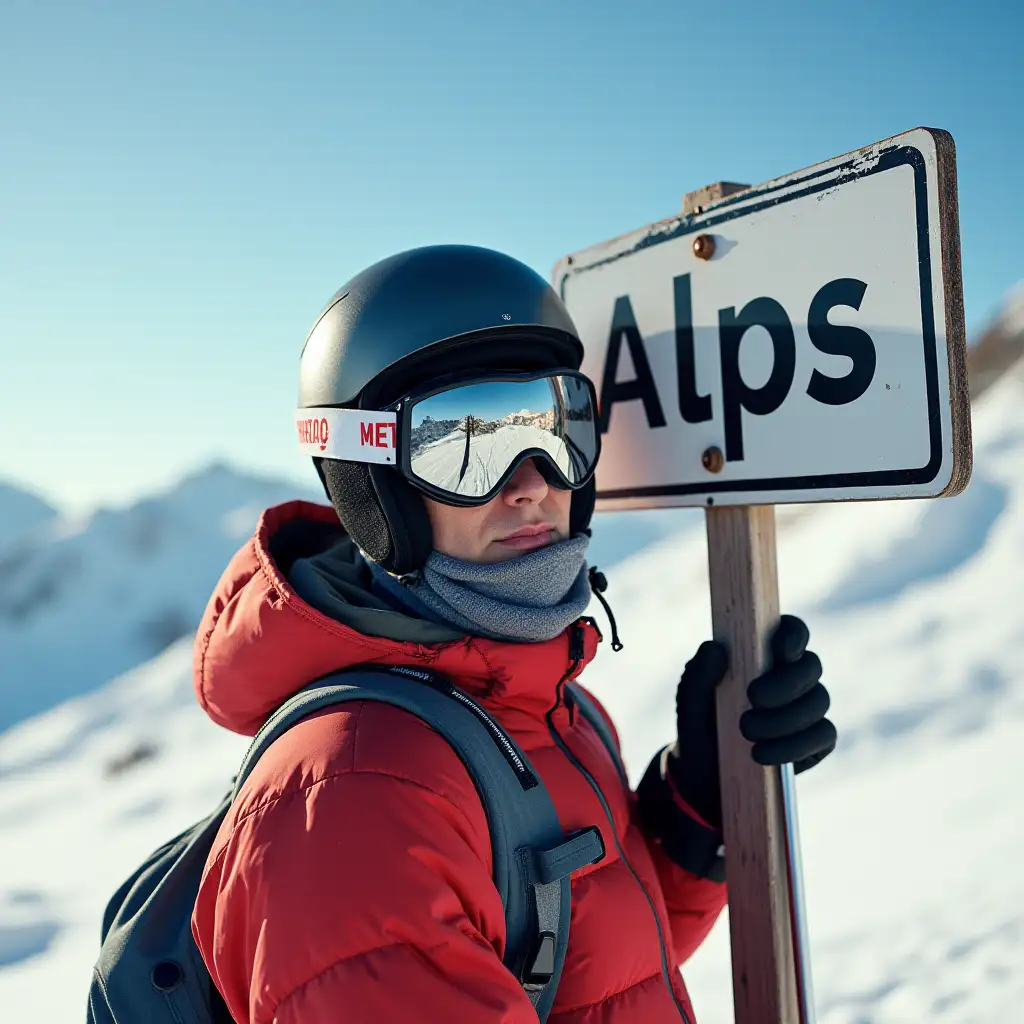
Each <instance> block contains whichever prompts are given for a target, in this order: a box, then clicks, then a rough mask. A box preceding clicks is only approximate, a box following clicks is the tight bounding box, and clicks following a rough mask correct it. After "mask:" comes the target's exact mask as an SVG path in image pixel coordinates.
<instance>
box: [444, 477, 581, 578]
mask: <svg viewBox="0 0 1024 1024" xmlns="http://www.w3.org/2000/svg"><path fill="white" fill-rule="evenodd" d="M424 501H425V503H426V506H427V515H428V516H429V517H430V526H431V529H432V530H433V534H434V549H435V550H436V551H440V552H441V554H443V555H451V557H452V558H461V559H463V560H464V561H466V562H477V563H481V564H483V563H488V562H503V561H505V560H506V559H509V558H515V557H516V556H517V555H523V554H526V552H527V551H534V550H536V549H537V548H542V547H545V546H546V545H548V544H554V543H555V542H556V541H560V540H566V539H567V538H568V536H569V507H570V505H571V504H572V491H562V490H558V489H557V488H555V487H551V486H549V485H548V483H547V481H546V480H545V479H544V477H542V476H541V474H540V472H539V470H538V469H537V466H536V463H535V460H534V459H527V460H526V461H525V462H524V463H523V464H522V465H521V466H520V467H519V468H518V469H517V470H516V471H515V473H513V474H512V477H511V478H510V479H509V481H508V483H507V484H505V486H504V487H503V488H502V489H501V493H500V494H499V495H498V496H497V497H496V498H494V499H493V500H492V501H489V502H488V503H487V504H486V505H477V506H475V507H470V508H459V507H456V506H453V505H442V504H441V503H440V502H438V501H434V500H433V499H431V498H426V497H425V498H424Z"/></svg>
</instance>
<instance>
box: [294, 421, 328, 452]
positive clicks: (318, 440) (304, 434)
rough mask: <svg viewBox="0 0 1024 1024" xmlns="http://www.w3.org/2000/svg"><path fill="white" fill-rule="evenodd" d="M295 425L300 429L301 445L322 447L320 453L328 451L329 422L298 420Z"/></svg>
mask: <svg viewBox="0 0 1024 1024" xmlns="http://www.w3.org/2000/svg"><path fill="white" fill-rule="evenodd" d="M295 425H296V426H297V427H298V428H299V443H300V444H316V445H319V446H320V451H322V452H325V451H327V438H328V437H329V435H330V432H329V430H328V427H327V420H325V419H319V420H296V421H295Z"/></svg>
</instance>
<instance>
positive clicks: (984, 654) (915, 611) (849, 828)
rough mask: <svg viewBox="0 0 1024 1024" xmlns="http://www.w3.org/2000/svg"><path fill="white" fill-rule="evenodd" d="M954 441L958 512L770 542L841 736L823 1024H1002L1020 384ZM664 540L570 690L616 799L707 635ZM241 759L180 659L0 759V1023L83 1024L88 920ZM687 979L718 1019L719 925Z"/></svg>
mask: <svg viewBox="0 0 1024 1024" xmlns="http://www.w3.org/2000/svg"><path fill="white" fill-rule="evenodd" d="M974 427H975V456H976V457H975V475H974V480H973V483H972V484H971V486H970V488H969V489H968V490H967V492H966V493H965V494H963V495H962V496H960V497H958V498H954V499H948V500H940V501H935V502H881V503H876V504H835V505H827V506H821V507H819V508H818V509H817V510H816V512H815V514H814V515H813V516H806V517H803V518H800V517H797V518H792V519H790V521H789V524H788V526H787V527H786V528H785V529H783V530H780V538H779V545H780V550H779V559H780V580H781V588H782V600H783V607H784V608H785V609H786V610H790V611H794V612H796V613H798V614H801V615H803V616H804V617H805V618H806V619H807V621H808V622H809V624H810V626H811V629H812V636H813V644H812V646H813V647H814V649H815V650H817V651H818V652H819V653H820V655H821V656H822V659H823V662H824V664H825V671H826V678H827V681H828V683H829V686H830V689H831V691H832V693H833V698H834V700H833V713H834V718H835V721H836V722H837V723H838V725H839V729H840V737H841V740H840V746H839V748H838V750H837V751H836V753H835V754H834V755H833V756H832V757H830V758H829V759H828V760H827V761H825V762H824V763H823V764H822V765H821V766H820V767H818V768H816V769H815V770H814V771H813V772H811V773H810V774H809V775H807V776H804V777H801V779H800V781H799V783H798V788H799V791H800V812H801V813H800V820H801V830H802V833H803V840H804V842H803V848H804V867H805V877H806V883H807V890H808V902H809V916H810V932H811V945H812V949H811V953H812V964H813V970H814V981H815V990H816V994H817V999H816V1002H817V1006H818V1019H819V1022H820V1024H860V1022H867V1021H871V1022H873V1024H907V1022H920V1021H925V1020H928V1021H936V1022H940V1024H953V1022H968V1021H983V1022H985V1024H1015V1022H1017V1021H1020V1020H1021V1019H1022V1017H1021V1009H1020V1008H1021V1006H1022V1005H1024V871H1021V869H1020V867H1019V865H1020V864H1021V863H1024V814H1021V811H1020V806H1021V797H1020V792H1019V787H1020V780H1021V778H1022V777H1024V628H1022V626H1021V617H1022V613H1024V600H1022V596H1021V594H1022V587H1024V583H1022V581H1024V366H1020V365H1018V368H1017V369H1016V370H1015V371H1013V372H1012V373H1009V374H1007V375H1005V376H1004V377H1003V378H1002V379H1001V380H1000V381H999V382H998V383H997V384H995V385H993V386H992V387H991V388H990V390H989V391H988V392H987V393H986V395H985V396H984V399H983V400H982V401H981V403H980V404H979V406H978V407H977V408H976V410H975V418H974ZM207 486H210V485H209V484H208V485H207ZM234 486H235V485H232V488H233V487H234ZM232 488H228V489H229V490H231V489H232ZM210 489H211V491H215V490H216V488H213V487H212V486H211V487H210ZM233 493H234V492H233ZM236 496H237V495H236ZM210 500H212V498H211V499H210ZM232 504H233V502H232V501H225V502H222V503H221V504H220V505H219V506H218V507H220V508H228V507H230V506H232ZM189 507H192V508H194V507H195V506H193V505H190V506H189ZM225 514H226V513H225ZM246 515H248V513H246ZM680 515H681V519H680V521H679V522H680V528H679V530H678V532H677V533H674V534H672V535H671V536H669V537H667V538H664V539H663V540H661V541H658V542H655V543H652V544H650V545H649V546H648V547H647V548H646V549H645V550H643V551H641V552H640V553H637V554H635V555H634V556H632V557H631V558H629V559H628V560H626V561H625V562H623V563H622V564H620V565H619V566H618V568H617V569H616V570H615V571H614V572H613V573H611V574H610V582H611V586H610V588H609V591H608V595H607V596H608V597H609V599H610V600H611V602H612V605H613V607H614V609H615V612H616V615H617V617H618V619H619V625H620V630H621V633H622V638H623V641H624V642H625V645H626V646H625V650H624V651H623V652H621V653H620V654H613V653H612V652H611V651H610V650H604V651H602V653H601V654H600V655H599V656H598V659H597V661H596V663H595V664H594V665H593V666H592V667H591V668H590V669H588V671H587V674H586V677H585V682H587V683H588V684H589V685H590V686H591V687H592V688H593V689H594V690H595V691H596V692H597V693H598V694H599V696H600V697H601V698H602V699H603V700H604V701H605V702H606V704H607V705H608V707H609V709H610V710H611V712H612V714H613V715H614V717H615V719H616V721H617V723H618V725H619V728H620V732H621V734H622V737H623V743H624V748H625V755H626V759H627V762H628V764H629V766H630V769H631V772H632V774H633V776H634V778H635V777H636V776H637V774H638V773H639V772H641V771H642V770H643V768H644V766H645V765H646V762H647V759H648V757H649V756H650V754H651V753H652V751H653V750H655V749H656V748H657V747H658V746H660V745H661V744H662V743H664V742H666V741H667V740H668V739H669V738H670V736H671V732H672V700H673V693H674V686H675V682H676V679H677V678H678V674H679V671H680V669H681V667H682V664H683V662H684V661H685V660H686V658H687V657H689V655H690V654H691V653H692V651H693V650H694V648H695V647H696V646H697V644H698V643H699V642H700V641H701V640H702V639H703V638H704V637H706V636H707V635H708V631H709V629H710V617H709V612H708V601H707V578H706V566H705V561H706V559H705V551H704V540H703V535H702V531H700V530H699V529H696V528H695V526H694V521H693V519H692V517H689V516H686V515H682V514H680ZM207 518H208V521H209V522H211V523H216V522H220V521H221V520H222V519H223V516H221V519H218V517H217V516H210V517H207ZM238 518H239V519H241V518H244V517H243V516H242V515H241V513H239V514H238ZM161 521H163V520H161ZM133 522H134V520H133ZM236 525H237V526H238V527H239V529H240V528H241V523H240V522H239V523H236ZM222 526H223V524H222ZM108 529H109V530H110V531H112V530H113V527H109V528H108ZM121 529H122V532H123V533H127V532H128V531H127V530H126V528H125V527H124V525H123V524H122V527H121ZM212 532H213V534H214V535H215V536H217V538H218V542H219V538H220V533H219V532H218V531H217V530H216V529H212ZM222 532H224V533H225V534H227V533H231V534H234V530H233V529H227V528H224V529H223V531H222ZM160 536H163V534H160ZM226 542H227V540H226V537H225V543H226ZM96 543H99V542H98V541H97V542H96ZM211 543H212V541H211ZM140 557H141V556H140ZM202 595H203V596H204V597H205V588H204V589H203V590H202ZM594 611H595V613H596V614H597V615H598V616H599V617H600V616H601V614H602V613H601V611H600V609H599V608H597V607H596V606H595V608H594ZM245 743H246V741H245V740H244V739H243V738H242V737H237V736H233V735H231V734H228V733H226V732H224V731H222V730H219V729H217V728H216V727H214V726H213V725H212V724H210V723H209V722H208V721H207V720H206V719H205V717H204V716H203V715H202V713H201V712H200V710H199V709H198V707H197V706H196V704H195V702H194V698H193V696H192V691H191V683H190V640H189V638H188V637H183V638H182V639H181V640H179V641H177V642H176V643H175V644H173V645H172V646H171V647H170V648H168V649H167V650H166V651H165V652H164V653H163V654H161V655H160V656H159V657H158V658H157V659H156V660H155V661H152V662H150V663H148V664H146V665H143V666H141V667H139V668H137V669H135V670H133V671H131V672H129V673H128V674H126V675H124V676H122V677H121V678H119V679H116V680H115V681H114V682H112V683H109V684H108V685H106V686H104V687H103V688H102V689H99V690H96V691H95V692H92V693H88V694H86V695H84V696H80V697H77V698H75V699H73V700H70V701H67V702H66V703H64V704H62V705H61V706H60V707H57V708H54V709H52V710H51V711H49V712H47V713H46V714H44V715H40V716H38V717H36V718H34V719H33V720H31V721H28V722H25V723H23V724H21V725H19V726H18V727H16V728H14V729H11V730H9V731H8V732H7V733H6V734H4V735H2V736H0V779H2V785H0V833H2V835H3V839H4V841H3V843H2V844H0V1014H2V1016H3V1017H4V1019H11V1020H46V1021H54V1022H56V1021H64V1020H67V1021H71V1020H80V1019H81V1014H82V1007H83V998H84V993H85V990H86V986H87V983H88V977H89V971H90V967H91V964H92V962H93V960H94V958H95V956H96V951H97V942H98V930H99V921H100V915H101V911H102V907H103V905H104V902H105V900H106V899H107V897H108V896H109V894H110V893H111V892H112V891H113V890H114V889H115V888H116V886H117V884H118V883H119V882H120V881H121V880H122V878H123V877H124V876H125V875H126V874H127V873H128V872H129V871H130V870H131V869H132V868H133V867H134V866H135V865H136V864H137V863H138V862H139V861H140V860H141V858H142V857H144V856H145V855H146V854H147V853H148V852H149V850H150V849H152V848H153V847H154V846H156V845H157V844H159V843H160V842H162V841H163V840H164V839H166V838H168V837H170V836H171V835H172V834H174V833H176V832H177V831H179V830H180V829H181V828H182V827H184V826H185V825H187V824H188V823H190V822H191V821H192V820H195V819H197V818H198V817H200V816H201V815H203V814H205V813H206V812H207V811H208V810H209V809H210V808H211V807H212V806H213V804H214V802H215V801H216V800H217V799H218V797H219V796H220V795H221V794H222V792H223V791H224V789H225V787H226V786H227V782H228V779H229V778H230V776H231V774H232V773H233V770H234V768H235V765H236V763H237V761H238V760H239V758H240V757H241V754H242V751H243V748H244V746H245ZM72 850H73V851H74V852H73V854H71V853H69V851H72ZM686 977H687V979H688V982H689V984H690V987H691V990H692V993H693V996H694V1000H695V1004H696V1008H697V1013H698V1016H699V1019H700V1020H701V1021H702V1022H703V1024H716V1022H723V1021H727V1020H730V1019H731V984H730V975H729V961H728V935H727V922H726V921H724V920H723V922H721V923H720V924H719V925H718V926H716V929H715V931H714V932H713V933H712V935H711V937H710V939H709V940H708V942H707V943H705V945H704V947H703V948H702V949H701V950H700V951H699V952H698V953H697V955H696V956H695V957H694V958H693V960H692V961H691V962H690V964H689V965H687V968H686Z"/></svg>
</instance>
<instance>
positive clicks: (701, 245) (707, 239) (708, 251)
mask: <svg viewBox="0 0 1024 1024" xmlns="http://www.w3.org/2000/svg"><path fill="white" fill-rule="evenodd" d="M693 255H694V256H696V257H697V259H699V260H709V259H711V257H712V256H714V255H715V236H714V235H698V236H697V237H696V238H695V239H694V240H693Z"/></svg>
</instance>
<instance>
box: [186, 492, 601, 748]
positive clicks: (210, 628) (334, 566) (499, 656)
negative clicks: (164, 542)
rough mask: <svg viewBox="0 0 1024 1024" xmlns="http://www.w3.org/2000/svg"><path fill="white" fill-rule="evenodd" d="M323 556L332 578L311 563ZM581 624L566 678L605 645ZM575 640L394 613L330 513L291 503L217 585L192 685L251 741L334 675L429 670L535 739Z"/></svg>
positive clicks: (321, 564) (273, 514) (269, 515)
mask: <svg viewBox="0 0 1024 1024" xmlns="http://www.w3.org/2000/svg"><path fill="white" fill-rule="evenodd" d="M346 542H347V544H346ZM328 549H330V551H331V556H330V559H329V560H328V561H329V567H328V568H326V569H325V560H322V559H315V558H314V556H316V555H319V554H322V553H323V552H325V551H327V550H328ZM311 558H312V559H313V561H311V562H310V561H307V560H308V559H311ZM296 563H299V564H298V565H296ZM293 573H295V574H298V573H301V574H302V579H303V585H302V587H301V589H302V590H303V592H304V593H306V594H308V595H310V596H311V599H312V600H313V601H314V603H315V604H316V605H317V607H313V605H312V604H310V603H309V602H307V601H306V600H304V599H303V598H302V597H300V596H299V594H298V593H297V591H296V588H295V587H294V586H293V585H292V583H291V582H290V579H289V578H290V577H291V576H292V575H293ZM314 595H315V596H314ZM325 611H329V614H325ZM582 622H583V625H584V655H583V658H582V659H581V660H580V661H579V663H578V664H576V665H575V667H574V668H573V671H572V673H571V676H570V678H572V677H575V676H576V675H578V674H579V672H580V671H582V669H583V667H584V666H585V665H586V664H587V663H588V662H589V661H590V660H591V659H592V658H593V656H594V654H595V652H596V649H597V644H598V641H599V639H600V634H599V633H598V631H597V628H596V627H595V626H594V625H593V623H592V622H591V621H590V620H587V619H585V620H582ZM568 632H569V631H568V630H566V631H565V632H564V633H562V634H560V635H559V636H557V637H555V638H554V639H552V640H546V641H542V642H538V643H510V642H503V641H499V640H488V639H484V638H480V637H472V636H466V635H464V634H463V633H462V632H461V631H459V630H456V629H454V628H450V627H447V626H442V625H438V624H436V623H430V622H426V621H424V620H421V619H417V618H413V617H411V616H410V615H407V614H405V613H403V612H399V611H395V610H393V609H392V608H391V607H390V606H389V605H388V604H387V603H386V602H384V601H383V600H381V599H380V598H378V597H377V596H376V595H374V594H373V593H372V592H371V590H370V574H369V569H368V567H367V566H366V564H365V562H363V560H362V556H361V555H360V553H359V551H358V549H357V548H356V546H355V544H354V543H352V542H351V541H350V540H348V538H347V534H345V531H344V530H343V528H342V526H341V524H340V522H339V521H338V517H337V515H336V513H335V511H334V509H333V508H331V507H330V506H326V505H317V504H314V503H311V502H305V501H294V502H288V503H287V504H284V505H277V506H274V507H273V508H269V509H267V510H266V511H265V512H264V513H263V515H262V516H261V517H260V521H259V524H258V526H257V528H256V532H255V535H254V536H253V537H252V538H251V539H250V540H249V541H248V543H246V544H245V545H244V546H243V547H242V548H241V549H240V550H239V551H238V553H237V554H236V555H235V556H234V558H232V560H231V562H230V563H229V564H228V566H227V568H226V569H225V570H224V573H223V574H222V575H221V578H220V581H219V582H218V584H217V586H216V588H215V589H214V592H213V594H212V596H211V597H210V600H209V602H208V603H207V606H206V611H205V612H204V614H203V618H202V621H201V622H200V626H199V629H198V631H197V633H196V642H195V649H194V654H193V682H194V686H195V691H196V695H197V697H198V699H199V703H200V704H201V705H202V707H203V709H204V710H205V711H206V713H207V714H208V715H209V716H210V718H212V719H213V720H214V721H215V722H217V723H218V724H219V725H223V726H224V727H225V728H228V729H231V730H232V731H234V732H239V733H243V734H245V735H250V736H251V735H254V734H255V733H256V731H257V730H258V729H259V728H260V726H261V725H262V724H263V722H264V721H266V719H267V717H268V716H269V715H270V714H271V713H272V712H273V711H274V709H275V708H277V707H279V706H280V705H281V704H282V703H283V702H284V701H285V700H286V699H287V698H288V697H290V696H291V695H292V694H293V693H295V692H296V691H298V690H300V689H302V687H303V686H306V685H307V684H309V683H311V682H313V681H314V680H316V679H319V678H321V677H322V676H325V675H328V674H329V673H331V672H335V671H338V670H340V669H344V668H349V667H351V666H354V665H360V664H386V665H409V666H425V667H429V668H431V669H433V670H434V671H435V672H439V673H441V674H442V675H444V676H446V677H447V678H448V679H450V680H451V682H452V683H454V684H455V685H456V686H459V687H460V688H462V689H464V690H465V691H466V692H467V693H470V694H473V695H474V696H478V697H486V698H487V700H488V703H489V704H490V705H492V706H494V707H496V708H501V707H504V708H505V709H506V710H507V711H508V713H509V715H510V716H512V717H514V718H516V719H521V721H520V722H519V728H520V729H522V730H524V731H530V720H532V721H533V723H534V726H535V727H541V726H542V723H543V718H544V716H545V715H546V713H547V712H548V711H549V710H550V709H551V707H552V706H553V705H554V704H555V702H556V692H557V688H558V683H559V682H560V681H561V680H562V679H563V678H565V677H566V675H567V673H568V672H569V669H570V666H571V665H572V664H573V659H572V658H570V655H569V638H568ZM544 728H545V731H546V727H544Z"/></svg>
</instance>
